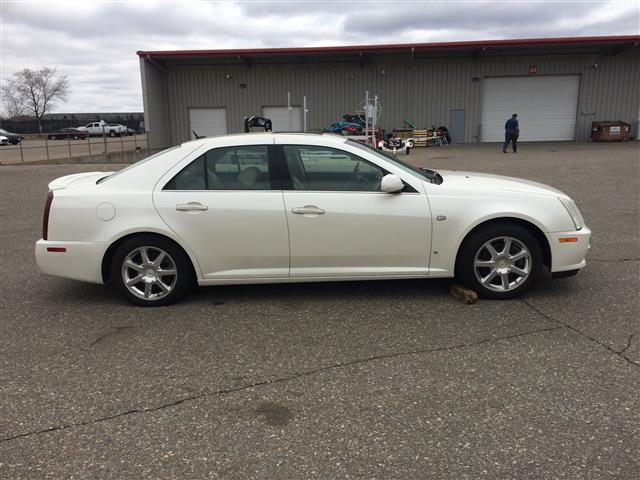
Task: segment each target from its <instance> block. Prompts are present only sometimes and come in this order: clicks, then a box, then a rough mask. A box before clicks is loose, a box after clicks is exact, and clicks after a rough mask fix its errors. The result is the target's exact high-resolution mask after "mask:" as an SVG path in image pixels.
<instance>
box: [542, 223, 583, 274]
mask: <svg viewBox="0 0 640 480" xmlns="http://www.w3.org/2000/svg"><path fill="white" fill-rule="evenodd" d="M574 238H575V239H576V240H575V241H571V242H566V241H564V242H563V241H561V240H563V239H574ZM590 239H591V230H589V229H588V228H587V227H582V229H581V230H578V231H572V232H553V233H547V240H549V245H550V246H551V264H552V265H551V273H556V272H567V271H570V270H579V269H581V268H583V267H584V266H585V265H586V264H587V262H586V259H585V257H586V256H587V252H588V251H589V248H590V245H589V241H590Z"/></svg>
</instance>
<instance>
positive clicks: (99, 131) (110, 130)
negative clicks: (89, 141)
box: [78, 120, 127, 137]
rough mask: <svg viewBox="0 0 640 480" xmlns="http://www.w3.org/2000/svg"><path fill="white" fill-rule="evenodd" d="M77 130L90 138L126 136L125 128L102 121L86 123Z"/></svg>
mask: <svg viewBox="0 0 640 480" xmlns="http://www.w3.org/2000/svg"><path fill="white" fill-rule="evenodd" d="M78 130H84V131H86V132H87V133H89V135H90V136H99V135H109V136H110V137H115V136H121V135H126V134H127V127H125V126H124V125H119V124H115V123H114V124H109V123H107V122H105V121H104V120H101V121H99V122H92V123H88V124H86V125H85V126H84V127H78Z"/></svg>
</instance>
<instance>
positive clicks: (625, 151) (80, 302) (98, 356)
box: [0, 143, 640, 479]
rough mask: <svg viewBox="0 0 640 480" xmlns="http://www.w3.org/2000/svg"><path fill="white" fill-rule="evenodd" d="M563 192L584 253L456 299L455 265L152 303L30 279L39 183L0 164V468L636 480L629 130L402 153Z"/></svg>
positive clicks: (42, 472) (638, 380) (635, 271)
mask: <svg viewBox="0 0 640 480" xmlns="http://www.w3.org/2000/svg"><path fill="white" fill-rule="evenodd" d="M408 159H409V160H411V161H413V162H415V163H419V164H422V165H425V166H428V167H430V168H436V169H447V168H449V169H458V170H463V169H464V170H471V171H474V170H475V171H483V172H491V173H498V174H504V175H512V176H518V177H523V178H527V179H530V180H535V181H541V182H544V183H548V184H551V185H553V186H555V187H558V188H560V189H561V190H563V191H565V192H567V193H568V194H569V195H571V196H572V197H573V198H574V199H575V200H576V202H577V204H578V205H579V207H580V209H581V210H582V213H583V215H584V217H585V219H586V223H587V225H588V226H589V227H590V228H591V229H592V230H593V237H592V249H591V251H590V253H589V257H588V264H587V267H586V268H585V269H584V270H583V271H582V272H581V273H580V274H579V275H578V276H576V277H573V278H568V279H563V280H556V281H550V280H548V279H547V280H543V281H541V282H540V283H539V284H538V285H537V286H536V287H535V288H534V289H532V290H531V291H530V292H529V293H528V294H526V296H525V297H524V298H522V299H518V300H511V301H504V302H495V301H486V300H480V301H479V302H478V303H477V304H475V305H464V304H462V303H460V302H458V301H456V300H455V299H453V298H452V297H451V296H450V295H449V294H448V290H449V287H450V285H451V282H450V281H449V280H424V281H385V282H362V283H355V282H354V283H324V284H323V283H318V284H299V285H256V286H229V287H210V288H201V289H199V290H197V291H196V292H194V294H193V295H192V296H190V297H189V298H188V299H187V300H186V301H184V302H183V303H180V304H178V305H175V306H171V307H165V308H156V309H144V308H138V307H133V306H130V305H128V304H125V303H123V301H121V300H120V298H119V297H118V296H116V295H115V294H114V293H112V292H111V291H109V290H108V289H107V288H106V287H103V286H98V285H89V284H83V283H78V282H73V281H69V280H64V279H58V278H52V277H47V276H45V275H43V274H41V273H39V271H38V269H37V266H36V264H35V260H34V256H33V243H34V241H35V240H36V239H37V238H39V236H40V230H41V216H42V208H43V205H44V200H45V196H46V185H47V183H48V182H49V181H50V180H51V179H53V178H55V177H58V176H61V175H65V174H69V173H74V172H78V171H88V170H104V169H106V168H109V167H113V166H109V167H107V166H96V165H75V166H15V167H14V166H4V167H2V168H1V169H0V175H1V184H0V187H1V197H0V198H1V206H0V221H1V232H0V238H1V240H2V242H1V244H2V250H1V251H2V253H1V255H2V267H3V272H4V275H3V281H2V282H1V285H0V289H1V295H0V305H1V309H2V311H1V313H2V315H1V320H0V328H1V329H0V349H1V350H0V352H1V371H0V374H1V379H2V380H1V388H2V410H1V418H0V420H1V427H0V429H1V437H2V438H1V440H0V476H2V477H3V478H14V479H17V478H117V479H122V478H177V479H183V478H225V479H226V478H238V479H246V478H269V479H273V478H292V479H299V478H322V479H326V478H381V479H388V478H410V479H416V478H455V479H461V478H469V479H476V478H489V479H496V478H519V479H520V478H572V479H573V478H575V479H577V478H580V479H585V478H588V479H598V478H621V479H632V478H637V474H638V471H639V470H640V416H639V415H638V412H639V407H640V405H639V395H638V392H639V391H640V375H639V373H640V333H638V332H639V331H640V327H639V325H638V318H639V317H640V300H639V294H638V284H639V280H640V274H639V261H640V260H639V255H640V253H639V251H640V249H639V246H640V239H639V231H638V219H639V215H640V212H639V202H638V199H639V174H640V172H639V159H638V144H637V143H636V144H612V145H597V144H565V143H557V144H552V143H549V144H529V145H527V144H522V145H521V146H520V153H518V154H517V155H514V154H507V155H504V154H502V153H501V152H500V147H499V146H496V145H452V146H450V147H447V148H440V149H437V148H433V149H431V148H429V149H422V150H418V149H416V150H415V151H414V152H413V153H412V154H411V155H410V156H409V157H408Z"/></svg>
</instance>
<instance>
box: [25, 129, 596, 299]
mask: <svg viewBox="0 0 640 480" xmlns="http://www.w3.org/2000/svg"><path fill="white" fill-rule="evenodd" d="M49 189H50V191H49V194H48V197H47V202H46V206H45V211H44V220H43V232H42V236H43V238H42V239H41V240H39V241H38V242H37V243H36V260H37V262H38V265H39V266H40V268H41V270H42V271H43V272H45V273H48V274H51V275H57V276H61V277H67V278H72V279H76V280H82V281H86V282H93V283H109V284H112V285H113V286H114V287H115V288H116V289H117V290H119V291H120V292H121V293H122V294H123V295H124V297H125V298H126V299H128V300H130V301H131V302H133V303H135V304H138V305H145V306H157V305H165V304H168V303H171V302H173V301H176V300H178V299H179V298H181V297H183V296H185V295H186V294H187V293H188V292H189V290H190V289H191V288H192V286H193V285H194V284H196V283H197V284H198V285H228V284H239V283H280V282H318V281H337V280H373V279H396V278H398V279H400V278H436V277H454V276H455V277H457V278H458V279H459V281H461V282H462V283H464V284H465V285H466V286H468V287H469V288H471V289H473V290H475V291H477V292H478V294H479V295H480V296H482V297H485V298H494V299H506V298H512V297H515V296H517V295H520V294H521V293H522V292H524V291H525V290H526V289H527V288H528V287H529V286H530V285H531V284H532V282H533V281H534V280H535V278H536V276H538V274H540V272H541V271H542V270H543V269H545V268H546V269H548V270H549V271H550V272H551V273H552V276H554V277H558V276H570V275H573V274H575V273H577V272H578V270H579V269H581V268H582V267H584V266H585V255H586V253H587V250H588V249H589V237H590V235H591V232H590V230H589V229H588V228H587V227H586V226H585V225H584V221H583V219H582V216H581V214H580V211H579V210H578V208H577V207H576V205H575V203H574V202H573V201H572V200H571V198H569V197H568V196H567V195H566V194H564V193H563V192H561V191H559V190H556V189H554V188H552V187H548V186H546V185H542V184H539V183H534V182H530V181H526V180H519V179H515V178H509V177H501V176H497V175H484V174H478V173H468V172H454V171H440V172H435V171H432V170H427V169H421V168H416V167H414V166H411V165H408V164H405V163H403V162H401V161H399V160H398V159H396V158H394V157H392V156H390V157H389V156H387V155H385V154H384V153H381V152H379V151H377V150H374V149H371V148H369V147H366V146H364V145H361V144H359V143H357V142H354V141H353V140H348V139H345V138H344V137H340V136H334V135H306V134H265V133H259V134H244V135H229V136H224V137H215V138H205V139H200V140H196V141H192V142H187V143H184V144H182V145H180V146H177V147H173V148H170V149H168V150H165V151H163V152H160V153H158V154H156V155H153V156H151V157H148V158H146V159H144V160H141V161H140V162H138V163H136V164H134V165H131V166H129V167H127V168H124V169H123V170H120V171H119V172H116V173H111V172H93V173H78V174H75V175H68V176H65V177H61V178H58V179H56V180H54V181H53V182H51V183H50V184H49Z"/></svg>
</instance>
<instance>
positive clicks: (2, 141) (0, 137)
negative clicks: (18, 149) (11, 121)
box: [0, 135, 9, 145]
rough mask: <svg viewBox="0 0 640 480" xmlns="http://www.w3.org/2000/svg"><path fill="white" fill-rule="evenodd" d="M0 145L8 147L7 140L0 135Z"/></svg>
mask: <svg viewBox="0 0 640 480" xmlns="http://www.w3.org/2000/svg"><path fill="white" fill-rule="evenodd" d="M0 145H9V139H8V138H7V137H5V136H4V135H0Z"/></svg>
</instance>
